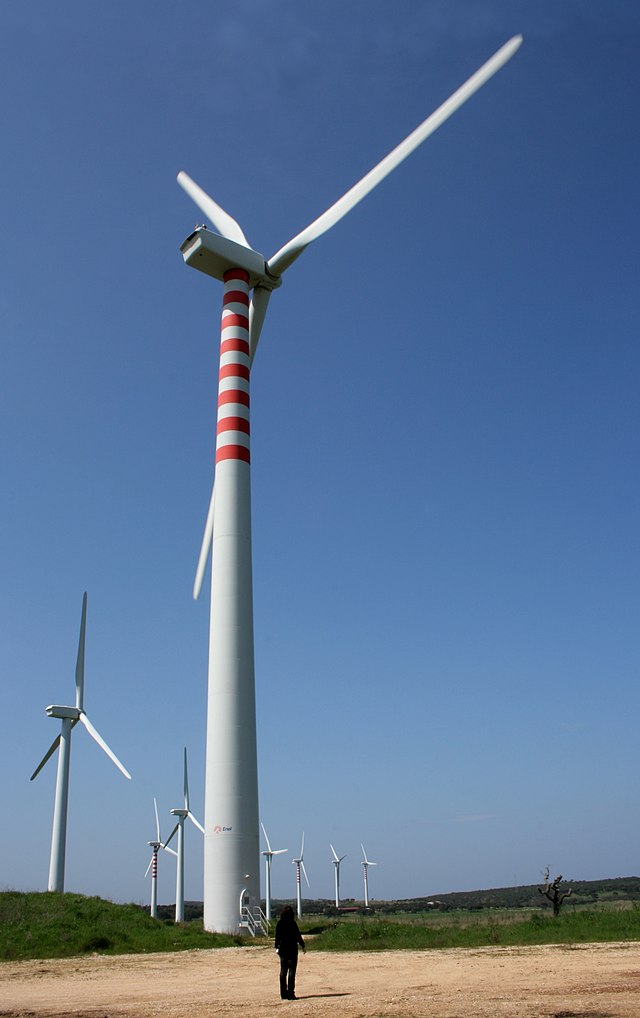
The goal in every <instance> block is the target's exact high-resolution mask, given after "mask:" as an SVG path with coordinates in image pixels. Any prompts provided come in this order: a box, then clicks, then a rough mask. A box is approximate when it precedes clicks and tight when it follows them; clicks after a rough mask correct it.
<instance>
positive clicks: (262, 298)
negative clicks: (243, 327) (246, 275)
mask: <svg viewBox="0 0 640 1018" xmlns="http://www.w3.org/2000/svg"><path fill="white" fill-rule="evenodd" d="M270 297H271V290H267V289H266V288H265V287H264V286H255V287H254V288H253V293H252V294H251V306H250V308H249V366H251V365H252V364H253V358H254V357H255V355H256V350H257V349H258V341H259V339H260V333H261V332H262V326H263V324H264V319H265V315H266V313H267V308H268V306H269V298H270Z"/></svg>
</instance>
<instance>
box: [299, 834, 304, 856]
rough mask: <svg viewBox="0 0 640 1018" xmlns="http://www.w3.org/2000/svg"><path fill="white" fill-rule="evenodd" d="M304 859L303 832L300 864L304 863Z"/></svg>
mask: <svg viewBox="0 0 640 1018" xmlns="http://www.w3.org/2000/svg"><path fill="white" fill-rule="evenodd" d="M303 858H304V831H303V832H302V844H301V846H300V862H302V860H303Z"/></svg>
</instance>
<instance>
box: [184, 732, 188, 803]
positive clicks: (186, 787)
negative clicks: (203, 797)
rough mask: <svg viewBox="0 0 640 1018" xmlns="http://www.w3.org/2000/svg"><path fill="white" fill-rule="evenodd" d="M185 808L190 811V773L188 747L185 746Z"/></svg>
mask: <svg viewBox="0 0 640 1018" xmlns="http://www.w3.org/2000/svg"><path fill="white" fill-rule="evenodd" d="M184 808H185V809H186V811H187V813H188V812H189V774H188V772H187V747H186V746H185V747H184Z"/></svg>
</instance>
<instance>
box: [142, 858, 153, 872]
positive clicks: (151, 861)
mask: <svg viewBox="0 0 640 1018" xmlns="http://www.w3.org/2000/svg"><path fill="white" fill-rule="evenodd" d="M152 863H153V855H152V856H151V858H150V859H149V865H148V866H147V868H146V870H145V872H144V875H145V877H146V875H147V873H148V872H149V870H150V869H151V864H152Z"/></svg>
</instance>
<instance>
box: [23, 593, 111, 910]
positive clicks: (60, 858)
mask: <svg viewBox="0 0 640 1018" xmlns="http://www.w3.org/2000/svg"><path fill="white" fill-rule="evenodd" d="M86 629H87V594H86V591H85V594H84V596H83V598H82V616H81V620H80V640H79V642H78V656H77V658H76V704H75V707H61V706H59V705H57V704H51V705H50V706H49V707H47V714H48V715H49V717H50V718H59V719H60V720H61V722H62V726H61V729H60V734H59V735H57V736H56V737H55V739H54V740H53V742H52V743H51V745H50V746H49V749H48V750H47V752H46V753H45V755H44V756H43V758H42V760H41V761H40V763H39V764H38V766H37V767H36V769H35V771H34V772H33V774H32V775H31V781H33V779H34V778H35V777H36V776H37V775H38V774H39V773H40V771H41V770H42V768H43V767H44V765H45V764H46V762H47V760H48V759H49V757H50V756H53V754H54V753H55V751H56V749H58V747H59V753H58V775H57V778H56V793H55V800H54V806H53V833H52V837H51V859H50V862H49V884H48V889H49V890H50V891H58V892H60V893H61V892H62V891H63V890H64V866H65V855H66V843H67V806H68V802H69V762H70V757H71V732H72V730H73V729H74V728H75V726H76V725H77V723H78V721H79V722H80V723H81V724H82V725H84V727H85V728H86V730H87V731H88V733H89V735H90V736H91V738H92V739H95V741H96V742H97V743H98V745H99V746H100V748H101V749H103V750H104V751H105V753H106V754H107V756H109V757H110V758H111V759H112V760H113V762H114V764H115V765H116V767H118V768H119V770H121V771H122V773H123V774H124V776H125V778H129V779H131V775H130V774H129V771H128V770H126V768H125V767H123V765H122V764H121V763H120V761H119V760H118V758H117V756H116V755H115V753H114V752H113V751H112V750H111V749H109V747H108V746H107V744H106V742H105V741H104V739H103V738H102V736H101V735H100V734H99V733H98V732H97V731H96V729H95V728H94V727H93V725H92V724H91V722H90V721H89V718H88V717H87V715H86V713H85V710H84V645H85V635H86Z"/></svg>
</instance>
